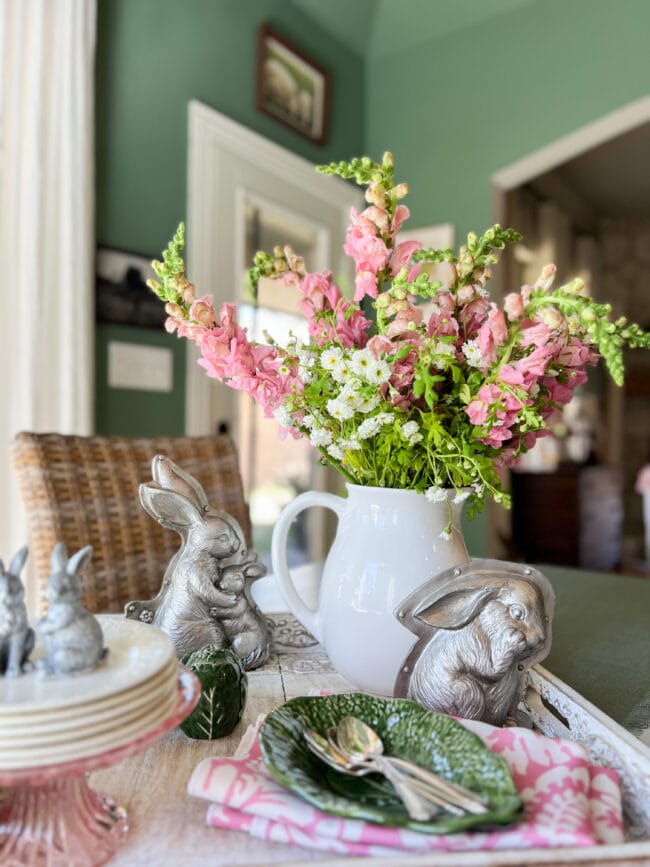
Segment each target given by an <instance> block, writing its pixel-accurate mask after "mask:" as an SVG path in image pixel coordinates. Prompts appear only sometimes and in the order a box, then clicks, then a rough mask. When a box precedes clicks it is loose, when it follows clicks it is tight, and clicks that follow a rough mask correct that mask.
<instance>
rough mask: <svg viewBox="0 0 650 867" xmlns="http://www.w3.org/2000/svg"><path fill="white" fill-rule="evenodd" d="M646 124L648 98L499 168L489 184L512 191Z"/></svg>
mask: <svg viewBox="0 0 650 867" xmlns="http://www.w3.org/2000/svg"><path fill="white" fill-rule="evenodd" d="M648 121H650V96H645V97H643V98H642V99H638V100H636V101H635V102H631V103H628V105H624V106H623V107H622V108H619V109H616V110H615V111H612V112H610V113H609V114H606V115H604V116H603V117H601V118H598V120H595V121H593V122H591V123H588V124H585V125H584V126H581V127H580V128H579V129H576V130H574V131H573V132H571V133H569V134H568V135H565V136H562V138H559V139H556V140H555V141H554V142H551V143H550V144H548V145H545V146H544V147H542V148H540V149H539V150H536V151H533V153H530V154H528V155H527V156H525V157H523V158H522V159H520V160H517V161H516V162H514V163H511V164H510V165H509V166H506V167H505V168H503V169H500V170H499V171H498V172H495V173H494V174H493V175H492V177H491V178H490V180H491V183H492V185H493V186H496V187H498V188H499V189H501V190H512V189H514V188H515V187H519V186H521V185H522V184H525V183H527V182H528V181H530V180H531V179H532V178H536V177H537V176H538V175H542V174H545V173H546V172H548V171H550V170H551V169H554V168H556V167H557V166H560V165H562V164H563V163H566V162H568V161H569V160H572V159H574V158H575V157H578V156H580V154H583V153H585V152H586V151H589V150H592V149H593V148H595V147H598V145H601V144H605V142H608V141H611V139H613V138H617V137H618V136H620V135H623V134H624V133H626V132H629V131H630V130H632V129H635V128H636V127H638V126H641V125H642V124H644V123H647V122H648Z"/></svg>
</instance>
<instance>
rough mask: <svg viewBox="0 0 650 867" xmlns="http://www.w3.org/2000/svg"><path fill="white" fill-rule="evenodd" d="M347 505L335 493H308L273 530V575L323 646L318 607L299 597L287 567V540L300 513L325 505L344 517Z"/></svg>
mask: <svg viewBox="0 0 650 867" xmlns="http://www.w3.org/2000/svg"><path fill="white" fill-rule="evenodd" d="M345 502H346V501H345V500H344V499H343V497H337V496H336V495H335V494H325V493H322V492H321V491H307V492H306V493H304V494H300V495H299V496H297V497H296V499H295V500H293V501H292V502H291V503H289V504H288V505H287V506H285V507H284V509H283V510H282V512H281V513H280V517H279V518H278V520H277V521H276V523H275V527H274V528H273V538H272V540H271V559H272V561H273V574H274V575H275V577H276V579H277V582H278V586H279V587H280V591H281V593H282V595H283V596H284V598H285V601H286V603H287V605H288V606H289V609H290V610H291V612H292V613H293V614H294V615H295V616H296V617H297V618H298V620H299V621H300V622H301V623H302V625H303V626H304V627H305V628H306V629H308V630H309V631H310V632H311V634H312V635H313V636H314V638H315V639H316V641H318V642H320V643H322V635H321V629H320V624H319V622H318V608H309V607H308V606H307V605H305V603H304V602H303V601H302V599H301V598H300V596H299V595H298V592H297V590H296V586H295V584H294V582H293V578H292V577H291V572H290V570H289V566H288V564H287V538H288V536H289V528H290V527H291V523H292V522H293V520H294V519H295V518H296V516H297V515H298V513H299V512H302V511H303V510H304V509H308V508H309V507H310V506H323V507H324V508H326V509H331V510H332V511H333V512H335V513H336V515H337V516H338V517H339V518H340V517H341V514H342V513H343V508H344V505H345Z"/></svg>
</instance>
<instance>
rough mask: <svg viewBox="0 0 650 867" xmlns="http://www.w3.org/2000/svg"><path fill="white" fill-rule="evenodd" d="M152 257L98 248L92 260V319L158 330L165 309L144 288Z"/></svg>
mask: <svg viewBox="0 0 650 867" xmlns="http://www.w3.org/2000/svg"><path fill="white" fill-rule="evenodd" d="M152 258H153V257H149V256H141V255H138V254H137V253H128V252H126V251H124V250H114V249H112V248H110V247H98V248H97V252H96V256H95V319H96V320H97V322H103V323H110V324H114V325H138V326H140V327H143V326H144V327H150V328H161V327H162V326H163V325H164V323H165V319H166V318H167V314H166V313H165V305H164V304H163V303H162V301H160V299H159V298H157V297H156V296H155V295H154V293H153V292H152V291H151V289H149V287H148V286H147V280H148V279H149V278H150V277H155V276H156V275H155V274H154V272H153V269H152V267H151V259H152Z"/></svg>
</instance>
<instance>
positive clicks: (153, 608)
mask: <svg viewBox="0 0 650 867" xmlns="http://www.w3.org/2000/svg"><path fill="white" fill-rule="evenodd" d="M151 474H152V477H153V481H151V482H149V483H147V484H144V485H140V502H141V503H142V505H143V507H144V508H145V509H146V511H147V512H148V513H149V514H150V515H151V516H152V517H153V518H155V520H156V521H158V523H159V524H161V525H162V526H163V527H167V528H168V529H170V530H174V531H175V532H176V533H178V535H179V536H180V538H181V546H180V548H179V550H178V551H177V553H176V554H175V555H174V556H173V557H172V559H171V561H170V563H169V565H168V567H167V570H166V572H165V575H164V578H163V581H162V586H161V588H160V590H159V592H158V594H157V595H156V596H155V598H154V599H151V600H149V601H146V602H129V603H128V604H127V605H126V607H125V614H126V616H127V617H128V618H131V619H134V620H141V621H143V622H144V623H151V624H153V625H154V626H157V627H159V628H160V629H162V630H164V631H165V632H167V634H168V635H169V636H170V637H171V639H172V641H173V642H174V647H175V648H176V654H177V656H178V657H179V658H183V657H184V656H186V655H187V654H189V653H192V652H193V651H195V650H200V649H201V648H202V647H204V646H205V645H207V644H212V645H216V646H217V647H230V648H231V649H232V651H233V652H234V653H236V654H237V656H238V657H239V659H240V660H241V661H242V664H243V666H244V668H246V669H252V668H257V667H259V666H260V665H263V663H264V662H265V661H266V660H267V659H268V655H269V633H268V627H267V624H266V620H265V618H264V616H263V615H262V614H261V612H260V611H259V609H258V608H257V606H256V605H255V603H254V601H253V598H252V596H251V592H250V587H251V584H252V582H253V581H254V580H256V579H257V578H261V577H262V576H263V575H264V574H265V572H266V569H265V567H264V565H263V564H262V562H261V561H260V558H259V556H258V554H257V553H256V552H255V551H253V550H247V548H246V541H245V538H244V534H243V533H242V530H241V527H240V526H239V524H238V523H237V521H236V520H235V519H234V518H233V517H231V516H230V515H228V514H227V513H226V512H222V511H218V510H217V509H213V508H212V507H211V506H210V505H209V503H208V500H207V498H206V495H205V491H204V490H203V488H202V487H201V485H200V484H199V482H198V481H197V480H196V479H195V478H194V477H193V476H191V475H189V473H186V472H185V471H184V470H182V469H181V468H180V467H178V466H177V465H176V464H175V463H174V462H173V461H171V460H169V458H167V457H165V456H164V455H156V457H155V458H154V459H153V461H152V466H151Z"/></svg>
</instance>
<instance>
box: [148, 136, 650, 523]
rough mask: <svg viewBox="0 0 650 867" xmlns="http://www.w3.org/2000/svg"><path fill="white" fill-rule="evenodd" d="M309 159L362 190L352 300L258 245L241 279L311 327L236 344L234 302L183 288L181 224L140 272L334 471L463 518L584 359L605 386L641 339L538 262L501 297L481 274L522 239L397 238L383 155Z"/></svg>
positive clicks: (394, 198) (213, 359)
mask: <svg viewBox="0 0 650 867" xmlns="http://www.w3.org/2000/svg"><path fill="white" fill-rule="evenodd" d="M319 171H322V172H324V173H326V174H329V175H340V176H341V177H343V178H346V179H354V180H355V181H356V183H357V184H359V185H362V186H365V187H366V191H365V199H366V201H367V203H368V207H366V208H365V210H364V211H363V212H362V213H357V211H356V210H354V209H352V213H351V223H350V226H349V229H348V232H347V238H346V243H345V246H344V250H345V252H346V253H347V254H348V255H349V256H351V257H352V259H353V261H354V265H355V292H354V300H352V301H350V300H348V299H346V298H344V297H343V296H342V294H341V292H340V290H339V289H338V287H337V286H336V284H335V283H334V280H333V277H332V274H331V272H329V271H323V272H321V273H309V272H308V271H307V270H306V268H305V263H304V261H303V260H302V258H301V257H300V256H298V255H296V254H295V253H294V251H293V250H292V249H291V248H289V247H284V248H279V247H277V248H275V250H274V251H273V254H272V255H268V254H266V253H258V254H257V255H256V257H255V263H254V266H253V267H252V268H251V269H250V271H249V285H250V286H251V288H253V289H254V288H255V287H256V285H257V283H258V281H259V279H260V278H261V277H270V278H273V279H277V280H282V281H283V282H284V283H286V284H290V285H291V286H294V287H295V289H296V292H297V293H299V296H300V303H299V307H300V309H301V311H302V312H303V313H304V315H305V317H306V319H307V322H308V327H309V335H310V337H309V340H308V341H307V342H303V341H301V340H299V339H298V338H297V337H295V336H292V337H291V338H290V340H289V341H288V343H287V345H286V346H279V345H277V344H276V343H275V342H274V341H273V339H272V338H268V343H257V342H254V341H251V340H249V339H248V336H247V333H246V330H245V329H244V328H242V327H240V326H239V325H238V324H237V320H236V308H235V306H234V305H233V304H224V305H223V306H222V308H221V310H220V311H219V312H218V313H217V312H216V311H215V310H214V307H213V305H212V302H211V299H210V297H209V296H204V297H200V298H199V297H197V296H196V292H195V288H194V286H193V285H192V284H191V283H190V282H189V280H188V279H187V277H186V276H185V266H184V263H183V259H182V257H181V253H182V250H183V246H184V227H183V226H182V225H181V226H180V227H179V229H178V231H177V233H176V235H175V237H174V239H173V240H172V241H171V242H170V244H169V246H168V248H167V250H166V251H165V252H164V254H163V262H154V263H153V267H154V269H155V272H156V275H157V277H158V280H152V281H150V283H149V285H150V287H151V288H152V289H153V290H154V292H156V294H157V295H158V296H159V297H160V298H161V299H162V300H163V301H164V302H166V310H167V313H168V319H167V322H166V328H167V330H168V331H176V332H177V333H178V335H179V336H181V337H186V338H189V339H190V340H193V341H194V342H195V343H196V344H197V345H198V346H199V348H200V351H201V356H202V357H201V359H200V360H199V364H201V365H202V366H203V367H204V368H205V370H206V372H207V375H208V376H211V377H215V378H216V379H218V380H221V381H222V382H225V383H227V384H228V385H229V386H231V387H232V388H235V389H239V390H242V391H245V392H246V393H248V394H249V395H251V396H252V397H253V399H254V400H255V401H256V402H257V403H259V404H260V405H261V406H262V407H263V408H264V411H265V413H266V415H271V414H272V415H274V416H275V418H276V419H277V421H278V422H279V424H280V425H281V427H282V428H285V429H287V430H289V431H290V432H291V433H292V434H293V436H296V437H307V438H308V439H309V440H310V442H311V443H312V444H313V445H314V446H315V447H316V448H317V449H318V450H319V452H320V454H321V456H322V459H323V461H325V462H327V463H329V464H332V465H333V466H334V467H335V468H336V469H337V470H339V471H340V472H341V473H342V475H343V476H344V477H345V478H346V479H347V480H348V481H350V482H353V483H355V484H358V485H375V486H380V487H388V488H407V489H412V490H415V491H418V492H422V493H424V494H425V495H426V496H427V498H429V499H430V500H433V501H437V500H445V499H447V494H448V489H450V488H451V489H454V491H455V501H456V502H459V501H461V500H463V499H468V505H469V507H470V509H469V511H470V516H471V515H472V514H473V513H474V512H475V511H476V510H477V509H479V508H480V507H481V505H482V503H483V500H484V498H485V496H486V495H491V496H492V497H493V498H494V499H495V500H496V501H500V502H503V503H504V504H505V505H508V497H507V495H506V494H505V493H504V492H503V490H502V486H501V478H500V475H499V469H500V468H501V467H503V466H505V465H508V464H510V463H511V462H512V461H514V460H515V459H516V458H517V457H518V455H520V454H522V453H523V452H525V451H527V450H529V449H530V448H531V447H532V446H533V445H534V443H535V441H536V440H537V439H538V438H539V437H542V436H545V435H546V434H547V433H548V427H547V419H548V418H549V416H550V415H551V414H552V413H553V412H554V411H555V410H556V409H557V408H558V407H561V406H562V405H564V404H566V403H568V401H569V400H570V399H571V396H572V394H573V391H574V389H575V388H576V387H577V386H578V385H580V384H582V383H584V382H585V380H586V376H587V374H586V368H587V367H588V366H589V365H593V364H595V363H596V362H597V360H598V358H599V356H601V355H602V357H603V358H604V359H605V361H606V363H607V366H608V368H609V370H610V372H611V374H612V376H613V378H614V379H615V381H616V382H618V383H619V384H620V383H621V382H622V378H623V355H622V350H623V347H624V346H625V345H629V346H631V347H634V346H643V347H650V335H648V334H645V333H644V332H643V331H642V330H641V329H640V328H639V327H638V326H637V325H634V324H627V322H626V320H625V319H623V318H621V319H618V320H616V321H614V322H612V321H610V318H609V314H610V313H611V307H610V305H606V304H599V303H596V302H595V301H594V300H593V299H592V298H590V297H589V295H588V294H587V292H586V289H585V286H584V283H583V281H582V280H580V279H574V280H572V281H571V282H569V283H567V284H565V285H563V286H560V287H559V288H556V289H552V288H551V287H552V283H553V278H554V275H555V270H556V269H555V266H553V265H547V266H546V267H545V268H544V269H543V270H542V272H541V274H540V276H539V278H538V279H537V280H536V281H535V282H534V283H533V284H532V285H526V286H524V287H522V288H521V290H520V291H518V292H512V293H510V294H508V295H507V296H506V297H505V299H504V303H503V305H502V307H501V308H500V307H499V306H498V305H497V304H496V303H495V301H493V300H491V299H490V295H489V292H488V289H487V284H488V281H489V279H490V277H491V271H490V268H491V266H492V265H494V264H495V263H496V262H497V259H498V251H499V250H501V249H503V248H504V247H505V245H506V244H507V243H509V242H515V241H518V240H520V239H521V236H520V235H519V234H518V233H517V232H515V231H514V230H512V229H502V228H501V227H500V226H498V225H496V226H493V227H492V228H491V229H489V230H488V231H487V232H485V234H484V235H482V237H480V238H479V237H477V235H476V234H474V233H470V235H469V236H468V238H467V243H466V244H465V245H464V246H462V247H461V248H460V251H459V253H458V254H457V255H456V254H455V253H454V252H453V251H452V250H434V249H423V248H422V247H421V246H420V245H419V244H418V243H417V242H416V241H406V242H403V243H398V242H397V240H396V238H397V233H398V232H399V230H400V228H401V226H402V225H403V223H404V221H405V220H406V219H407V217H408V216H409V211H408V208H407V207H406V206H405V205H404V204H401V200H402V199H403V198H404V197H405V195H406V194H407V192H408V188H407V185H406V184H404V183H398V184H396V183H395V182H394V180H393V160H392V156H391V154H390V153H386V154H385V155H384V157H383V160H382V162H381V163H377V162H374V161H373V160H371V159H369V158H368V157H364V158H362V159H354V160H352V161H351V162H349V163H348V162H340V163H332V164H331V165H328V166H320V167H319ZM427 262H436V263H447V265H446V268H447V273H448V276H447V278H446V279H445V280H444V281H434V280H433V279H432V278H431V277H430V275H429V274H427V272H426V270H425V268H424V267H423V265H424V263H427ZM422 302H426V303H425V304H423V303H422ZM425 311H426V313H425Z"/></svg>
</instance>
